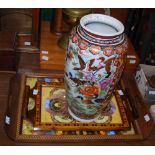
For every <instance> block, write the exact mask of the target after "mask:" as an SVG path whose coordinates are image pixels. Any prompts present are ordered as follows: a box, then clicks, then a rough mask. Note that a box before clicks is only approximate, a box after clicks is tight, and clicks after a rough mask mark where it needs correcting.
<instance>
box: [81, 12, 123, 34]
mask: <svg viewBox="0 0 155 155" xmlns="http://www.w3.org/2000/svg"><path fill="white" fill-rule="evenodd" d="M93 22H98V23H103V24H106V25H109V26H111V27H113V28H115V29H116V30H117V32H113V33H112V32H111V33H109V34H108V33H101V32H99V31H97V30H96V31H95V30H92V29H90V28H89V27H88V26H86V25H87V24H89V23H93ZM80 24H81V26H82V27H83V28H84V29H85V30H86V31H88V32H91V33H93V34H96V35H100V36H117V35H120V34H122V33H123V32H124V25H123V24H122V23H121V22H120V21H119V20H117V19H116V18H113V17H111V16H108V15H103V14H88V15H85V16H83V17H82V18H81V20H80Z"/></svg>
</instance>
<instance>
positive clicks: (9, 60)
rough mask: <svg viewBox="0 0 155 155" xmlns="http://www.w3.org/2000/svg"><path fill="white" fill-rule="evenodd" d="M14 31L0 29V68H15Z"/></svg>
mask: <svg viewBox="0 0 155 155" xmlns="http://www.w3.org/2000/svg"><path fill="white" fill-rule="evenodd" d="M15 38H16V33H14V32H1V31H0V70H1V71H5V70H7V71H8V70H11V71H13V70H16V56H15V50H14V44H15Z"/></svg>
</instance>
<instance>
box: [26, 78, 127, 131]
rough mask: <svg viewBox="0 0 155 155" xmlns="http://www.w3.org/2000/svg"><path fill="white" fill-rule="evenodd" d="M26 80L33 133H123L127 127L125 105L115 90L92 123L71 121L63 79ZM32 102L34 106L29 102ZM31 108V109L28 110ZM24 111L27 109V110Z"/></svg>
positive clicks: (29, 115) (29, 116)
mask: <svg viewBox="0 0 155 155" xmlns="http://www.w3.org/2000/svg"><path fill="white" fill-rule="evenodd" d="M30 80H32V79H29V78H27V83H31V84H29V85H27V86H26V87H27V89H26V90H27V91H26V94H25V96H26V98H27V102H28V103H27V105H28V107H29V108H28V109H29V110H28V111H26V112H25V113H28V115H27V116H26V117H28V118H29V119H30V120H31V121H32V122H33V125H34V130H45V129H51V128H52V129H60V130H126V129H129V128H130V123H129V121H128V119H127V114H126V110H125V107H124V104H123V102H124V101H122V99H121V97H120V95H119V94H118V92H117V90H116V91H115V92H114V95H113V97H112V100H111V102H110V104H109V106H107V107H106V109H105V112H104V113H102V114H101V115H100V116H99V117H97V119H96V120H95V121H94V122H91V123H83V122H79V121H76V120H75V119H73V118H72V117H71V116H70V114H69V113H68V107H67V102H66V99H65V89H64V81H63V78H53V79H47V80H46V82H45V81H41V80H36V79H35V78H34V79H33V80H34V84H33V85H35V86H34V87H33V88H32V81H31V82H30ZM32 100H33V103H32ZM33 106H34V109H33V110H31V107H33ZM26 109H27V108H26Z"/></svg>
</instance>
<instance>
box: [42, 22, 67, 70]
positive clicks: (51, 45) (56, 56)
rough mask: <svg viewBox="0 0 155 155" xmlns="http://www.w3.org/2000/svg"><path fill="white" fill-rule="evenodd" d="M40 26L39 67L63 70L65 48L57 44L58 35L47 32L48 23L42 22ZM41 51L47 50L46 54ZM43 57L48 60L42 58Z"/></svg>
mask: <svg viewBox="0 0 155 155" xmlns="http://www.w3.org/2000/svg"><path fill="white" fill-rule="evenodd" d="M42 28H43V29H42V33H41V41H40V44H41V46H40V67H41V69H50V70H64V61H65V50H63V49H61V48H60V47H58V46H57V41H58V39H59V37H58V36H56V35H55V34H52V33H49V31H50V23H48V22H43V25H42ZM42 51H48V54H44V53H43V52H42ZM44 57H45V59H46V58H47V59H48V60H44V59H43V58H44Z"/></svg>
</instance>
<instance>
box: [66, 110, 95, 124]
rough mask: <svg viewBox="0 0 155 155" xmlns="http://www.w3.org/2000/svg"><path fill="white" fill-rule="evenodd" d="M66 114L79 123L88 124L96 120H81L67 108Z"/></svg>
mask: <svg viewBox="0 0 155 155" xmlns="http://www.w3.org/2000/svg"><path fill="white" fill-rule="evenodd" d="M68 112H69V114H70V115H71V116H72V118H74V119H75V120H77V121H79V122H84V123H90V122H94V121H95V120H96V119H97V118H93V119H81V118H79V117H77V116H76V115H75V114H74V113H73V112H72V111H71V110H70V109H69V108H68Z"/></svg>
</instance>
